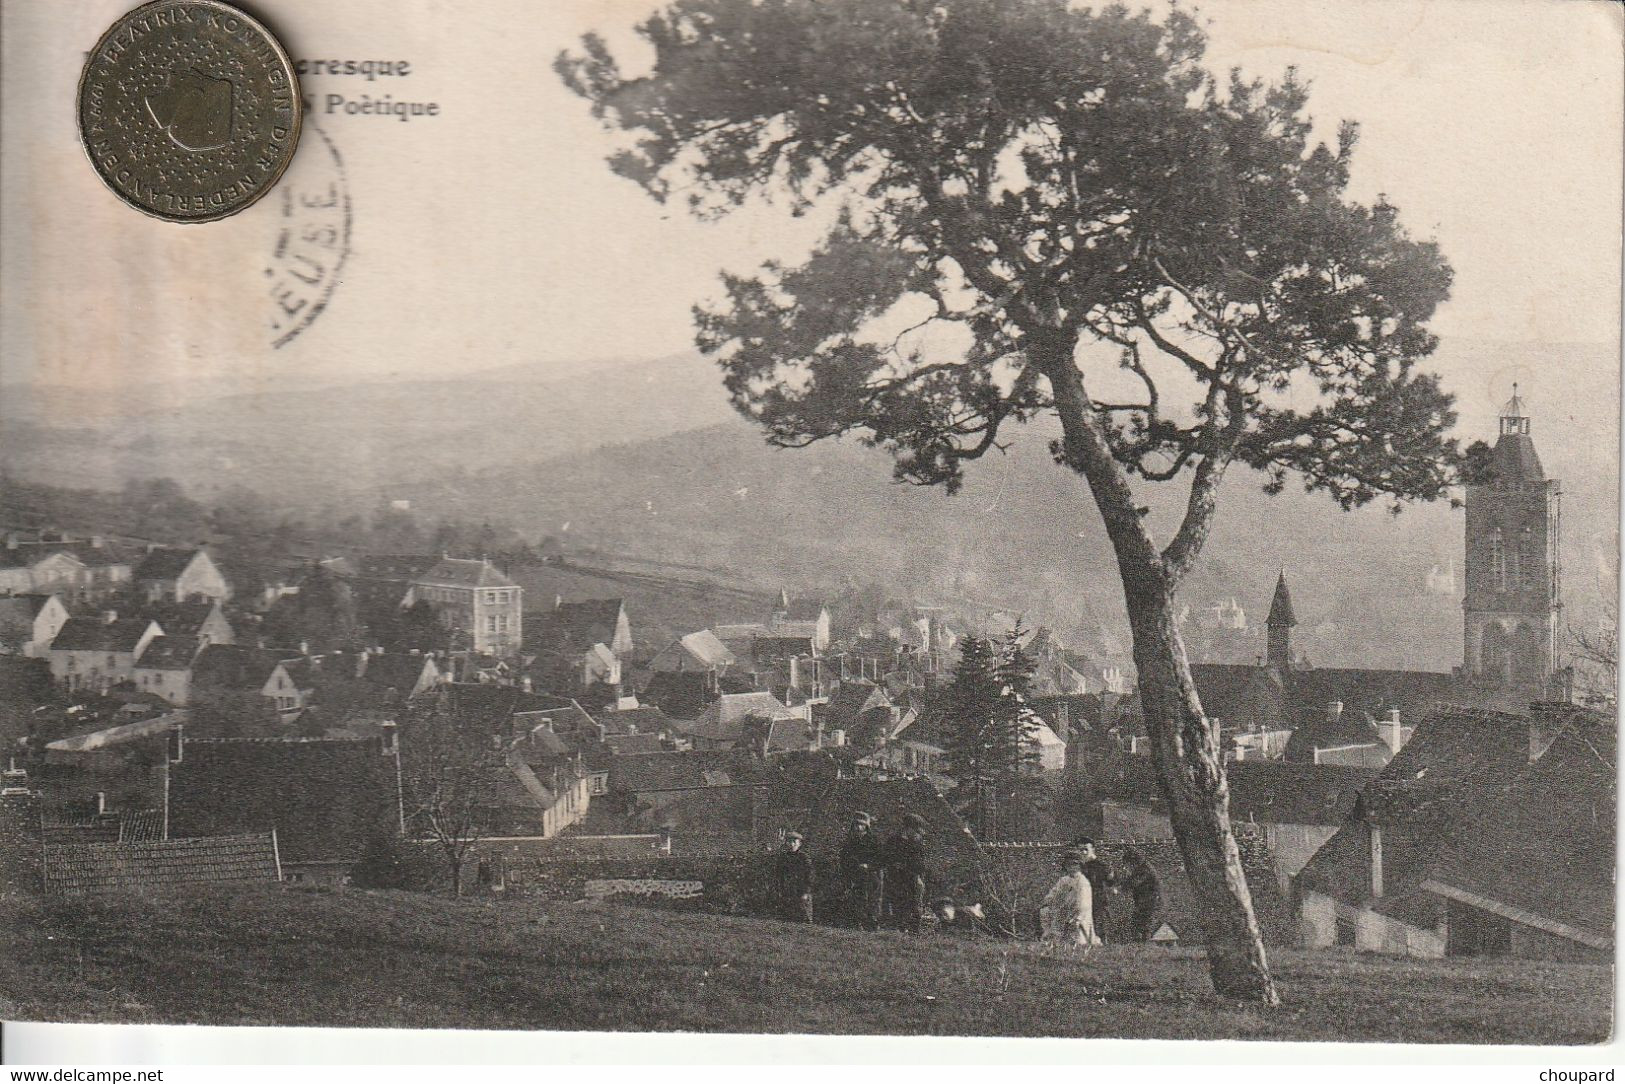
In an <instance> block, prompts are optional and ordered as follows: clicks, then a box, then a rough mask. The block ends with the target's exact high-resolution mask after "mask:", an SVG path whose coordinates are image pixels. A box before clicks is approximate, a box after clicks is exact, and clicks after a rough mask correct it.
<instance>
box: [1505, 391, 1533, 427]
mask: <svg viewBox="0 0 1625 1084" xmlns="http://www.w3.org/2000/svg"><path fill="white" fill-rule="evenodd" d="M1509 433H1510V434H1516V435H1520V436H1525V437H1527V436H1528V435H1529V416H1528V415H1527V414H1525V413H1524V412H1523V399H1521V398H1520V397H1519V396H1518V385H1517V384H1513V385H1512V398H1510V399H1508V400H1507V403H1506V406H1504V407H1502V408H1501V436H1503V437H1504V436H1506V435H1508V434H1509Z"/></svg>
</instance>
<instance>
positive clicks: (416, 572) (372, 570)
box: [358, 553, 440, 581]
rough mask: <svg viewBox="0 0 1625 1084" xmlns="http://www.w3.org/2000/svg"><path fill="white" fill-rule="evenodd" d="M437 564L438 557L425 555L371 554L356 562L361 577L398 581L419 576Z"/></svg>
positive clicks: (438, 561)
mask: <svg viewBox="0 0 1625 1084" xmlns="http://www.w3.org/2000/svg"><path fill="white" fill-rule="evenodd" d="M439 563H440V558H439V557H437V556H435V555H433V554H425V553H380V554H372V555H369V556H366V557H362V558H361V559H360V561H359V562H358V564H359V565H360V569H361V575H363V576H366V577H368V578H369V579H381V580H400V581H406V580H410V579H412V578H414V577H417V576H421V575H423V574H424V573H425V572H427V571H429V570H430V569H431V568H433V567H434V566H435V565H437V564H439Z"/></svg>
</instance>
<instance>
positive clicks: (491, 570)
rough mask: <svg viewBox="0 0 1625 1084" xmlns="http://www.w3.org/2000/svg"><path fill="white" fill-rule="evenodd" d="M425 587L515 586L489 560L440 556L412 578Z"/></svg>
mask: <svg viewBox="0 0 1625 1084" xmlns="http://www.w3.org/2000/svg"><path fill="white" fill-rule="evenodd" d="M412 582H413V583H415V584H422V585H424V586H426V587H517V586H519V585H518V584H516V583H514V582H513V581H512V580H510V579H509V578H508V577H507V576H505V575H503V574H502V572H501V570H499V569H498V568H497V567H496V566H495V565H493V564H492V563H491V562H490V561H479V560H471V559H468V558H463V557H442V558H441V559H440V560H439V561H437V562H436V563H435V565H434V567H433V568H431V569H429V570H428V571H427V572H425V573H423V574H422V575H419V576H415V577H413V579H412Z"/></svg>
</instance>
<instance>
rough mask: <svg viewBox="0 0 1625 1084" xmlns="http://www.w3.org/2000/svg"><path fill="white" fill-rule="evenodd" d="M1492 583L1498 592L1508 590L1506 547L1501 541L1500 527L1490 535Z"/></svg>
mask: <svg viewBox="0 0 1625 1084" xmlns="http://www.w3.org/2000/svg"><path fill="white" fill-rule="evenodd" d="M1490 582H1491V583H1493V584H1494V585H1495V587H1496V589H1497V590H1501V591H1505V590H1506V586H1507V568H1506V545H1505V543H1503V542H1502V541H1501V529H1500V528H1499V527H1497V528H1496V529H1495V532H1494V533H1493V534H1491V535H1490Z"/></svg>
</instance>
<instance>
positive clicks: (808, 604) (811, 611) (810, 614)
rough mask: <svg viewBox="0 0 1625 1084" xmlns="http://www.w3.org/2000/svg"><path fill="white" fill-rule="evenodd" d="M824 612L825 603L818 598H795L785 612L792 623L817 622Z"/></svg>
mask: <svg viewBox="0 0 1625 1084" xmlns="http://www.w3.org/2000/svg"><path fill="white" fill-rule="evenodd" d="M823 612H824V603H823V601H822V600H820V599H816V598H793V599H791V600H790V605H789V607H788V608H786V609H785V611H784V616H785V617H786V618H788V619H789V620H791V621H817V620H818V619H819V617H820V616H822V615H823Z"/></svg>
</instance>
